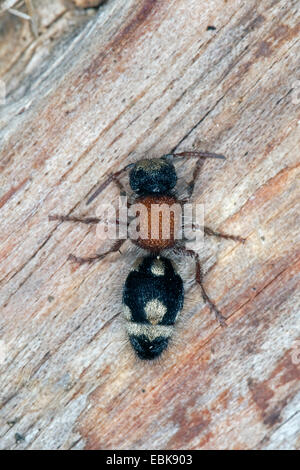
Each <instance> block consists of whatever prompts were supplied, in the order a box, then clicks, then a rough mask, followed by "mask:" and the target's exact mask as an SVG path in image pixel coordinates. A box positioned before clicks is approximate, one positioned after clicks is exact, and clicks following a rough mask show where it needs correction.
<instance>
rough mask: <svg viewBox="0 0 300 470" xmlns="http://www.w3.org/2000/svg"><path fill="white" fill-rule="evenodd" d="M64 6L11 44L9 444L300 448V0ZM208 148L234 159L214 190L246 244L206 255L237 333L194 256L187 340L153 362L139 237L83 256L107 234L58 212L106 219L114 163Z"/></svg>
mask: <svg viewBox="0 0 300 470" xmlns="http://www.w3.org/2000/svg"><path fill="white" fill-rule="evenodd" d="M53 4H54V5H58V6H57V12H60V13H56V14H55V15H54V17H53V21H52V22H51V21H50V19H49V20H46V19H44V20H43V21H45V22H46V23H47V21H48V27H45V29H44V30H43V29H41V30H40V35H39V37H38V38H37V39H34V38H33V37H32V38H31V39H30V40H29V43H28V44H27V43H26V45H25V47H24V49H23V50H22V51H20V43H19V42H17V43H16V44H15V47H16V49H15V50H14V52H10V53H8V52H7V50H6V52H7V55H6V56H4V55H2V56H1V60H2V62H1V76H0V78H1V80H2V81H4V82H5V83H6V84H7V98H6V104H5V105H4V106H2V107H1V108H0V112H1V115H0V139H1V155H0V162H1V163H0V170H1V193H0V208H1V209H0V210H1V231H0V237H1V248H0V279H1V284H0V300H1V318H0V320H1V323H0V341H1V342H0V346H1V351H0V353H1V354H0V358H2V359H1V361H0V362H1V363H0V371H1V378H0V380H1V385H0V390H1V410H0V416H1V417H0V420H1V421H0V435H1V439H0V443H1V444H0V446H1V448H2V449H15V448H18V449H69V448H72V449H83V448H85V449H263V448H268V449H286V448H290V449H298V448H299V447H300V435H299V428H300V412H299V411H300V410H299V397H300V393H299V379H300V366H299V350H300V347H299V338H300V332H299V289H297V288H298V287H299V267H300V266H299V237H298V227H299V206H298V207H297V203H299V167H298V163H299V143H300V132H299V123H300V106H299V103H300V101H299V96H298V94H299V88H297V87H298V86H299V85H298V83H299V82H298V81H297V80H299V78H300V75H299V73H300V72H299V54H300V43H299V29H300V26H299V16H300V15H299V2H298V1H296V0H281V1H278V0H265V1H264V2H258V1H254V0H250V1H249V2H242V1H239V0H228V1H226V2H224V1H223V0H212V1H210V2H206V3H203V2H199V1H197V0H191V1H190V2H188V6H187V2H185V1H184V0H168V1H166V0H161V1H155V0H139V1H137V0H126V1H122V0H109V1H107V2H105V3H104V4H103V5H102V6H101V7H100V8H99V10H98V11H97V13H96V14H95V15H91V14H90V13H89V15H90V16H89V20H88V18H87V17H86V16H85V17H84V19H83V17H80V18H81V19H80V20H78V23H76V22H75V23H74V21H75V20H74V18H75V16H76V15H75V13H74V12H73V13H70V10H68V8H67V7H65V6H64V7H63V8H65V9H63V8H62V7H61V6H59V5H62V2H53ZM41 5H44V3H43V2H41ZM60 8H62V9H60ZM43 11H44V16H45V18H46V17H47V10H46V9H45V8H44V10H43ZM53 11H54V10H53ZM71 14H72V15H75V16H74V17H73V23H72V21H71V23H72V24H70V21H69V18H70V16H68V15H71ZM76 14H77V13H76ZM84 14H85V15H87V13H84ZM18 21H19V20H18ZM74 25H76V27H75V26H74ZM208 26H214V27H215V28H216V29H215V30H213V29H211V28H208ZM55 32H56V35H55V34H53V35H52V33H55ZM6 33H7V34H8V32H6ZM10 34H11V33H10ZM28 34H29V33H28ZM50 37H52V41H50V39H49V38H50ZM3 41H4V42H5V36H4V39H3ZM50 44H51V45H50ZM9 47H10V48H11V47H12V45H11V44H10V46H8V43H7V49H8V48H9ZM12 57H14V59H13V60H11V58H12ZM193 148H195V149H201V150H207V151H212V152H218V153H223V154H225V155H226V157H227V160H226V162H225V163H219V162H216V161H210V162H206V163H205V165H204V169H203V171H202V173H201V176H200V178H199V182H198V183H197V186H196V189H195V196H194V201H195V202H198V203H204V204H205V221H206V223H207V225H209V226H211V227H213V228H215V229H219V230H224V231H227V232H231V233H234V234H239V235H242V236H245V237H246V238H247V241H246V244H245V245H244V246H243V245H241V244H239V243H234V242H231V241H219V240H215V239H212V238H211V237H209V238H207V240H206V243H205V246H204V249H203V253H202V255H201V256H202V260H203V269H204V271H205V272H206V273H207V275H206V277H205V285H206V288H207V290H208V292H209V294H210V295H211V297H212V298H213V299H214V300H215V301H216V303H217V305H218V306H219V308H220V309H221V310H222V312H223V313H224V315H225V316H226V317H227V319H228V324H229V327H228V328H227V329H222V328H220V327H219V326H218V324H217V323H216V322H215V320H214V318H213V317H212V315H211V314H210V312H209V310H208V307H207V306H205V305H204V304H203V302H202V299H201V296H200V292H199V289H197V287H196V286H194V285H193V283H192V277H193V266H192V265H191V264H189V263H188V262H187V260H182V261H181V263H180V269H181V272H182V275H183V277H184V279H185V281H186V298H187V300H186V304H185V308H184V311H183V313H182V315H181V319H180V321H179V324H178V328H177V334H176V338H175V339H174V341H173V343H172V345H171V346H170V348H169V350H168V352H167V353H166V354H165V356H164V357H163V358H162V359H161V360H160V361H159V362H157V363H155V364H148V363H147V364H144V363H142V362H140V361H138V360H137V359H136V358H135V357H134V355H133V353H132V351H131V349H130V346H129V344H128V342H127V341H126V336H125V333H124V327H123V323H122V320H121V318H120V311H121V307H120V298H121V288H122V283H123V280H124V279H125V276H126V272H127V271H128V269H129V267H130V263H132V262H133V261H134V259H135V255H136V254H135V251H134V250H131V249H130V242H126V245H125V247H126V250H123V251H124V253H123V255H122V256H121V255H118V254H115V255H111V256H110V257H108V258H107V259H105V260H103V261H102V262H101V263H98V264H95V265H93V266H90V267H86V266H81V267H77V266H75V265H72V264H70V263H69V262H67V255H68V254H69V253H71V252H72V253H75V254H76V255H89V254H92V253H94V252H95V250H97V249H99V250H100V249H102V248H103V247H102V246H101V243H100V242H99V240H97V236H96V232H95V230H96V229H95V227H87V226H83V225H77V224H68V223H64V224H60V223H57V222H49V221H48V215H49V214H51V213H53V212H61V213H63V214H73V215H79V214H84V215H87V214H88V215H90V216H94V215H95V214H96V211H97V203H98V202H99V201H97V200H96V201H95V203H94V204H93V205H91V206H89V207H87V206H86V200H87V198H88V196H89V195H91V194H92V192H93V191H94V190H95V188H96V187H97V185H98V184H99V182H101V181H102V180H103V179H104V178H105V176H106V175H107V174H108V173H109V172H110V171H114V170H118V169H120V168H121V167H123V166H124V164H127V163H130V162H133V161H136V160H138V159H139V158H142V157H143V156H144V155H145V154H146V155H148V156H160V155H161V154H163V153H168V152H170V151H171V150H174V149H176V150H180V151H183V150H190V149H193ZM179 171H180V172H181V174H183V175H185V180H188V179H189V177H188V175H190V173H191V171H192V163H191V162H188V163H187V164H185V165H183V166H182V167H180V168H179ZM297 179H298V180H297ZM181 184H183V181H181ZM116 198H117V190H115V189H114V188H113V186H110V187H109V188H107V190H106V191H105V193H103V198H102V200H103V201H105V200H108V201H116ZM20 436H21V437H22V438H20Z"/></svg>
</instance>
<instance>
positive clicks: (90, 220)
mask: <svg viewBox="0 0 300 470" xmlns="http://www.w3.org/2000/svg"><path fill="white" fill-rule="evenodd" d="M48 218H49V220H59V221H60V222H81V223H82V224H87V225H89V224H98V223H99V222H100V220H101V219H99V218H98V217H83V218H82V217H76V216H71V215H59V214H53V215H49V216H48Z"/></svg>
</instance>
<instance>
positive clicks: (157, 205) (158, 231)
mask: <svg viewBox="0 0 300 470" xmlns="http://www.w3.org/2000/svg"><path fill="white" fill-rule="evenodd" d="M136 203H139V204H143V206H144V207H145V210H143V211H140V212H139V228H140V233H141V236H140V237H139V238H138V239H137V241H136V243H137V244H138V245H139V246H140V247H142V248H144V249H146V250H150V251H152V252H159V251H160V250H163V249H165V248H170V247H172V246H174V244H175V241H176V234H177V227H178V225H177V223H180V224H181V205H180V203H179V202H178V201H177V199H176V198H175V197H173V196H166V195H149V196H141V197H139V198H138V199H137V200H136ZM173 204H176V206H174V208H175V207H177V210H174V211H173V210H172V209H171V211H170V208H171V206H173ZM162 205H163V206H162ZM179 219H180V220H179ZM145 235H146V237H145Z"/></svg>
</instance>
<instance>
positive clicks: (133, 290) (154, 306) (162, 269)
mask: <svg viewBox="0 0 300 470" xmlns="http://www.w3.org/2000/svg"><path fill="white" fill-rule="evenodd" d="M183 299H184V291H183V282H182V279H181V277H180V276H179V275H178V274H177V273H176V271H175V270H174V267H173V265H172V263H171V261H170V260H168V259H167V258H163V257H156V256H147V257H146V258H142V259H140V260H139V264H138V265H136V267H134V268H133V269H132V271H131V272H130V273H129V275H128V277H127V279H126V282H125V285H124V289H123V308H124V315H125V318H126V320H127V331H128V334H129V339H130V342H131V344H132V346H133V348H134V350H135V352H136V353H137V355H138V356H139V358H140V359H154V358H155V357H158V356H159V355H160V354H161V353H162V351H163V350H164V349H166V347H167V346H168V341H169V338H170V336H171V335H172V332H173V325H174V323H175V321H176V318H177V315H178V314H179V312H180V311H181V310H182V307H183Z"/></svg>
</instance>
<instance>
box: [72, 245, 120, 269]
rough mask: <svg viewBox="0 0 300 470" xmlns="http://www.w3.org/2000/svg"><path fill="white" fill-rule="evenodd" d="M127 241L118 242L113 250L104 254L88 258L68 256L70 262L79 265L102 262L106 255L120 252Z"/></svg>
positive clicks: (113, 246)
mask: <svg viewBox="0 0 300 470" xmlns="http://www.w3.org/2000/svg"><path fill="white" fill-rule="evenodd" d="M125 241H126V240H125V239H124V240H116V241H115V243H114V244H113V245H112V246H111V248H110V249H109V250H107V251H105V252H104V253H101V254H98V253H96V254H94V255H92V256H89V257H87V258H80V257H78V256H75V255H69V256H68V260H69V261H72V262H74V263H79V264H84V263H90V264H91V263H94V262H95V261H100V260H102V259H103V258H105V256H106V255H108V254H110V253H115V252H116V251H119V249H120V248H121V246H122V245H123V243H124V242H125Z"/></svg>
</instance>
